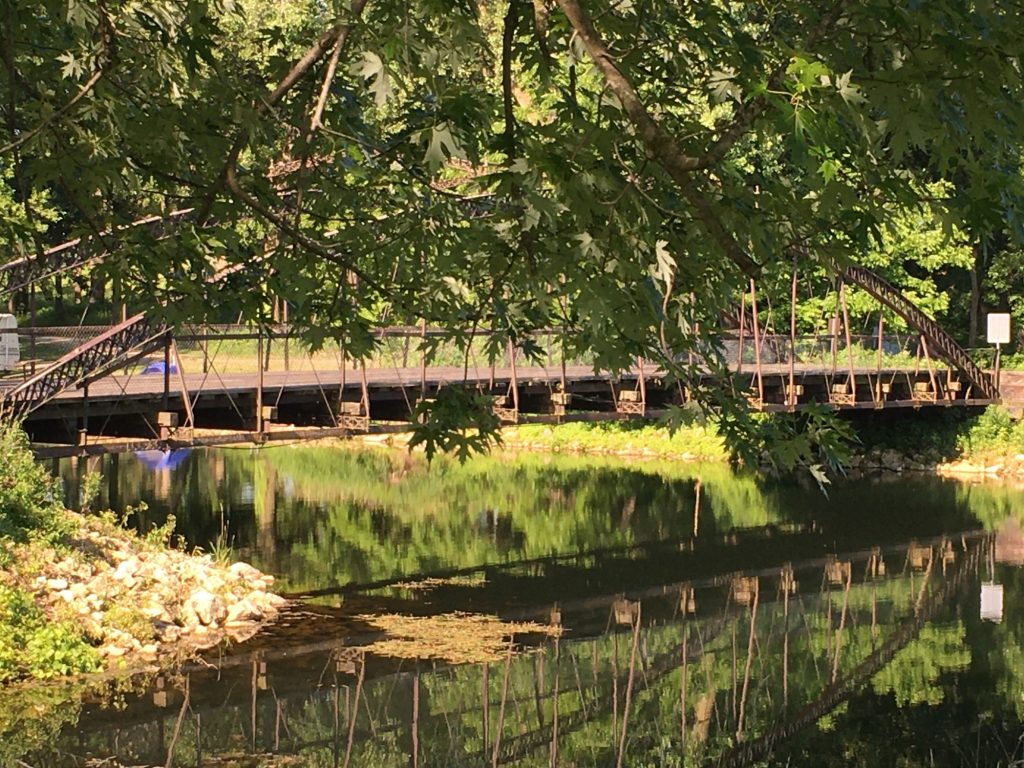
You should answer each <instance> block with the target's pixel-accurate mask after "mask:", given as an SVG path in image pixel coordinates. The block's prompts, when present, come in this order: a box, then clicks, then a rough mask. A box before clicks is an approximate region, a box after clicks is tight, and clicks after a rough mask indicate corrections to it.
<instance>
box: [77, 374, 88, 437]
mask: <svg viewBox="0 0 1024 768" xmlns="http://www.w3.org/2000/svg"><path fill="white" fill-rule="evenodd" d="M81 424H82V426H81V427H80V428H79V430H78V444H79V445H80V446H84V445H85V444H86V443H88V442H89V383H88V382H86V384H85V386H83V387H82V421H81Z"/></svg>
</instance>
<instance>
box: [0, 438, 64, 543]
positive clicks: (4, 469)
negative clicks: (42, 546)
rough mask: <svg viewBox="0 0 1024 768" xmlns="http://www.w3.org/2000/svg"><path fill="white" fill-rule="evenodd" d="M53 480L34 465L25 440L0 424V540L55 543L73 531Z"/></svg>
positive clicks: (38, 466) (34, 462) (43, 469)
mask: <svg viewBox="0 0 1024 768" xmlns="http://www.w3.org/2000/svg"><path fill="white" fill-rule="evenodd" d="M57 482H58V481H57V480H56V479H55V478H53V477H51V476H50V474H49V473H48V472H47V471H46V468H45V467H43V466H42V465H40V464H37V463H36V461H35V459H34V458H33V456H32V452H31V451H30V450H29V444H28V437H27V436H26V435H25V433H24V432H22V431H21V429H20V428H19V427H17V426H11V425H0V538H9V539H13V540H14V541H25V540H27V539H34V540H39V541H45V542H47V543H50V544H57V543H59V542H61V541H62V540H64V539H66V538H67V536H68V535H70V533H71V532H72V530H73V526H74V524H73V522H72V520H71V518H69V517H68V515H67V514H66V511H65V509H64V504H63V501H62V499H61V494H60V491H59V489H58V485H57Z"/></svg>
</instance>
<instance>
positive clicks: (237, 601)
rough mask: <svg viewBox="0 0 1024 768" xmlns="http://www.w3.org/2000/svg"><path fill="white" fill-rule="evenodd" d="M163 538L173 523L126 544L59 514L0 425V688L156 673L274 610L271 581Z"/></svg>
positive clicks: (51, 484)
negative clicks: (116, 672) (103, 674)
mask: <svg viewBox="0 0 1024 768" xmlns="http://www.w3.org/2000/svg"><path fill="white" fill-rule="evenodd" d="M86 501H87V500H86ZM173 538H174V537H173V520H170V521H169V523H168V525H166V526H164V527H163V528H160V529H156V530H154V531H152V532H150V533H149V534H148V535H146V536H137V535H136V534H134V533H132V532H130V531H128V530H126V529H125V527H124V526H123V525H121V524H120V522H119V521H118V520H117V519H116V518H115V517H114V515H113V514H112V513H106V514H100V515H87V514H78V513H75V512H72V511H70V510H67V509H65V508H64V504H63V501H62V499H61V496H60V488H59V486H58V484H57V483H56V482H55V480H54V479H53V478H51V477H50V476H49V474H48V473H47V472H46V470H45V468H43V467H42V466H40V465H38V464H36V463H35V462H34V460H33V458H32V455H31V453H30V452H29V450H28V446H27V441H26V439H25V437H24V435H23V434H22V433H21V432H20V431H19V430H15V429H3V428H0V684H9V683H12V682H17V681H20V680H27V679H47V678H52V677H58V676H62V675H69V674H78V673H90V672H98V671H104V670H112V669H118V668H124V669H142V668H146V667H156V666H163V665H165V664H169V663H171V662H173V661H176V660H180V659H182V658H185V657H187V656H189V655H191V654H194V653H195V652H196V651H198V650H201V649H204V648H209V647H212V646H214V645H216V644H217V643H219V642H221V641H222V640H224V639H225V638H233V639H235V640H242V639H245V638H247V637H250V636H252V635H253V634H255V632H256V631H257V630H258V629H259V627H260V626H262V625H263V624H265V623H267V622H269V621H271V620H273V619H274V618H275V616H276V615H277V612H278V611H279V609H280V608H281V607H283V605H284V603H285V601H284V600H283V599H282V598H280V597H278V596H277V595H275V594H273V593H272V592H271V591H269V589H270V587H271V585H272V584H273V577H271V576H267V575H264V574H262V573H260V572H259V571H257V570H256V569H255V568H252V567H251V566H249V565H246V564H245V563H236V564H233V565H229V564H228V563H226V562H220V561H218V560H216V559H215V558H214V557H212V556H211V555H209V554H200V553H188V552H185V551H183V550H181V549H179V548H177V547H175V546H173Z"/></svg>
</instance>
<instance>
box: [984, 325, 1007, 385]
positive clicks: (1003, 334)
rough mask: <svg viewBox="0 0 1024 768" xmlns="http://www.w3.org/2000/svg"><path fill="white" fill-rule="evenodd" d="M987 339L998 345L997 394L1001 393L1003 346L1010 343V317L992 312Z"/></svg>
mask: <svg viewBox="0 0 1024 768" xmlns="http://www.w3.org/2000/svg"><path fill="white" fill-rule="evenodd" d="M986 338H987V339H988V343H989V344H995V345H996V364H995V381H996V392H998V391H999V362H1000V357H1001V355H1002V349H1001V347H1002V345H1003V344H1009V343H1010V315H1009V314H1008V313H1006V312H990V313H989V315H988V328H987V333H986Z"/></svg>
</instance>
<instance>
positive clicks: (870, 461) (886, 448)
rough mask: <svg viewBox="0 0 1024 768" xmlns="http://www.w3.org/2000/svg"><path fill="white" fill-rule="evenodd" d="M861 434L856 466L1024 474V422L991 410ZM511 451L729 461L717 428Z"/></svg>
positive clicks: (545, 442) (517, 443)
mask: <svg viewBox="0 0 1024 768" xmlns="http://www.w3.org/2000/svg"><path fill="white" fill-rule="evenodd" d="M851 423H852V425H853V429H854V432H855V434H856V442H855V444H854V445H853V447H852V454H853V458H852V460H851V463H852V464H853V465H870V466H875V465H877V466H886V464H885V462H883V461H882V458H883V455H884V456H885V459H886V460H887V461H888V463H890V464H892V463H894V461H895V458H894V455H895V454H898V455H899V457H901V458H902V459H903V461H902V463H901V466H904V467H906V466H907V465H909V464H912V465H913V466H914V468H924V467H932V466H936V465H948V464H956V463H961V464H963V463H970V464H978V465H985V466H993V465H1001V466H1002V467H1003V468H1004V469H1006V470H1007V471H1008V472H1013V473H1020V472H1024V421H1018V420H1015V419H1013V418H1012V417H1011V416H1010V414H1009V413H1008V412H1007V411H1006V410H1005V409H1003V408H1000V407H998V406H991V407H989V408H988V409H986V410H985V411H983V412H982V413H980V414H974V415H967V416H965V415H964V414H962V413H960V412H959V411H956V412H954V411H952V410H942V411H935V412H934V413H925V412H915V413H890V412H880V413H874V414H867V415H864V416H862V417H860V418H858V419H857V420H856V421H853V422H851ZM502 437H503V442H504V445H505V447H507V448H510V449H513V450H525V451H543V452H555V453H571V454H589V455H616V456H636V457H644V458H659V459H670V460H676V461H679V460H682V461H703V462H711V461H724V460H727V459H728V458H729V450H728V448H727V447H726V443H725V441H724V439H723V437H722V435H721V434H719V432H718V430H717V429H716V427H715V424H714V423H713V422H708V423H706V424H704V425H689V426H684V427H682V428H681V429H679V430H678V431H676V432H674V433H673V432H670V431H669V430H668V429H667V428H665V427H662V426H659V425H656V424H649V423H643V422H632V421H617V422H602V423H570V424H560V425H557V426H548V425H536V424H531V425H520V426H516V427H510V428H508V429H506V430H505V431H504V432H503V435H502Z"/></svg>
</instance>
